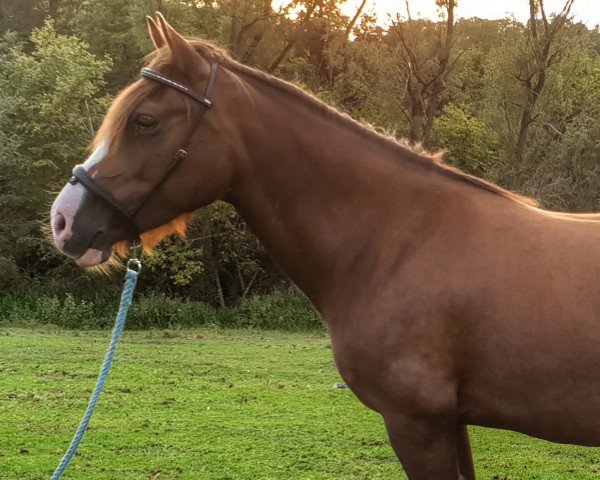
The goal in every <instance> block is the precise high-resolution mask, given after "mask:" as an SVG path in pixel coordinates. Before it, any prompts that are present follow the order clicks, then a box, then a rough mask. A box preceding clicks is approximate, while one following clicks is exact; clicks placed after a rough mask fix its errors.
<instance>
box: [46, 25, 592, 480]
mask: <svg viewBox="0 0 600 480" xmlns="http://www.w3.org/2000/svg"><path fill="white" fill-rule="evenodd" d="M148 27H149V31H150V35H151V38H152V40H153V42H154V45H155V47H156V51H155V52H154V53H153V54H151V55H150V56H149V64H148V67H149V70H146V71H145V72H142V74H143V77H142V78H141V79H139V80H137V81H136V82H135V83H133V84H132V85H130V86H129V87H128V88H126V89H125V90H124V91H123V92H122V93H121V94H120V95H119V96H118V97H117V98H116V100H115V101H114V103H113V105H112V106H111V108H110V110H109V111H108V113H107V115H106V118H105V119H104V122H103V124H102V127H101V128H100V129H99V131H98V134H97V137H96V139H95V140H94V144H93V147H94V151H93V153H92V155H91V156H90V157H89V159H88V160H87V161H86V162H85V163H84V164H83V167H82V168H80V169H79V174H78V175H75V177H74V178H73V179H72V181H71V182H70V183H69V184H67V185H66V186H65V188H64V189H63V191H62V192H61V193H60V195H59V196H58V197H57V199H56V201H55V202H54V205H53V207H52V212H51V222H52V227H53V233H54V240H55V243H56V245H57V247H58V248H59V249H60V250H62V251H63V252H64V253H65V254H67V255H68V256H69V257H71V258H74V259H75V261H76V262H77V263H78V264H79V265H81V266H93V265H96V264H100V263H102V262H104V261H105V260H107V259H108V258H109V256H110V255H111V252H112V251H114V249H115V245H119V244H121V243H122V242H124V241H125V242H126V241H130V240H132V239H134V238H135V237H136V235H137V234H138V233H141V234H142V240H143V241H144V243H145V246H146V247H148V248H150V247H151V246H152V245H153V244H154V243H156V241H158V240H159V239H160V238H162V237H163V236H165V235H166V234H168V233H171V232H172V231H174V230H181V229H183V228H185V224H186V222H187V219H188V217H189V213H190V212H193V211H195V210H197V209H198V208H200V207H202V206H204V205H207V204H209V203H211V202H214V201H215V200H217V199H222V200H224V201H226V202H229V203H231V204H232V205H233V206H234V207H235V208H236V209H237V210H238V211H239V213H240V214H241V215H242V217H243V218H244V219H245V221H246V222H247V223H248V225H249V226H250V228H251V229H252V230H253V231H254V232H255V234H256V235H257V236H258V238H259V239H260V240H261V241H262V242H263V244H264V245H265V247H266V248H267V250H268V251H269V253H270V254H271V255H272V257H273V258H274V259H275V261H276V262H277V263H278V264H279V265H280V266H281V268H282V269H283V270H284V271H285V272H286V273H287V275H289V277H290V278H291V279H292V280H293V281H294V282H295V283H296V284H297V285H298V286H299V287H300V288H301V289H302V290H303V291H304V292H305V293H306V295H307V296H308V298H309V299H310V300H311V301H312V303H313V304H314V305H315V306H316V307H317V309H318V310H319V312H320V313H321V315H322V316H323V318H324V319H325V321H326V322H327V325H328V327H329V331H330V332H331V339H332V343H333V352H334V357H335V361H336V364H337V367H338V369H339V371H340V373H341V375H342V377H343V378H344V380H345V381H346V382H347V383H348V385H349V386H350V388H351V389H352V391H353V392H354V393H355V394H356V396H357V397H358V398H359V399H360V400H361V401H362V402H363V403H364V404H365V405H367V406H368V407H370V408H372V409H373V410H375V411H377V412H379V413H380V414H381V415H382V416H383V419H384V421H385V425H386V427H387V431H388V433H389V438H390V440H391V443H392V445H393V448H394V450H395V451H396V454H397V455H398V458H399V459H400V462H401V463H402V466H403V468H404V469H405V471H406V473H407V475H408V477H409V478H410V479H411V480H444V479H447V480H457V479H459V478H461V477H462V478H465V479H473V478H475V474H474V469H473V462H472V458H471V452H470V446H469V439H468V435H467V429H466V425H482V426H486V427H493V428H502V429H509V430H514V431H517V432H523V433H525V434H528V435H532V436H535V437H539V438H543V439H547V440H550V441H553V442H561V443H572V444H578V445H587V446H600V282H599V276H600V221H599V219H600V217H597V216H595V215H572V214H559V213H552V212H548V211H544V210H542V209H539V208H537V207H536V206H535V205H534V204H533V202H531V201H527V199H525V198H523V197H519V196H518V195H516V194H513V193H510V192H508V191H506V190H503V189H501V188H500V187H497V186H495V185H493V184H491V183H488V182H485V181H483V180H480V179H478V178H475V177H472V176H469V175H467V174H464V173H462V172H460V171H458V170H455V169H452V168H450V167H447V166H444V165H442V164H441V162H440V161H439V159H436V158H435V157H432V156H428V155H426V154H425V153H424V152H419V151H416V150H415V149H411V148H408V147H407V146H405V145H403V144H401V143H398V142H396V141H395V140H393V139H391V138H387V137H385V136H382V135H380V134H378V133H376V132H375V131H373V130H372V129H370V128H368V127H365V126H364V125H361V124H360V123H358V122H355V121H353V120H351V119H350V118H349V117H347V116H345V115H342V114H340V113H338V112H337V111H335V110H334V109H332V108H330V107H328V106H326V105H324V104H323V103H321V102H320V101H318V100H317V99H316V98H314V97H312V96H310V95H308V94H306V93H304V92H302V91H301V90H300V89H297V88H296V87H294V86H292V85H291V84H289V83H286V82H283V81H281V80H278V79H276V78H273V77H271V76H269V75H266V74H264V73H261V72H258V71H256V70H254V69H251V68H248V67H245V66H243V65H240V64H239V63H237V62H235V61H234V60H232V59H231V58H230V57H229V56H228V55H227V54H226V53H225V52H223V51H222V50H220V49H218V48H217V47H215V46H213V45H212V44H210V43H207V42H204V41H200V40H192V39H190V40H188V39H184V38H183V37H182V36H180V35H179V34H178V33H177V32H176V31H175V30H174V29H173V28H172V27H171V26H170V25H169V24H168V23H167V22H166V21H165V20H164V18H162V17H161V16H160V15H158V16H157V19H156V21H154V20H152V19H149V20H148ZM203 92H206V93H204V96H203ZM209 92H210V93H209ZM213 104H214V105H213ZM210 106H212V107H213V108H209V107H210ZM183 150H185V151H183ZM176 152H178V153H176ZM184 157H185V158H184ZM179 160H181V161H179ZM90 185H92V187H90ZM94 186H95V187H97V189H98V191H99V192H100V193H98V191H94V188H93V187H94ZM113 204H115V205H116V206H115V205H113Z"/></svg>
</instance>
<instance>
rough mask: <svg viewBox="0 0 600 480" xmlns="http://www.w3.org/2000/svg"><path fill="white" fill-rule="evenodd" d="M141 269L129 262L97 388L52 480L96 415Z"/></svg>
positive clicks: (76, 447) (61, 468)
mask: <svg viewBox="0 0 600 480" xmlns="http://www.w3.org/2000/svg"><path fill="white" fill-rule="evenodd" d="M141 268H142V265H141V263H140V261H139V260H137V259H136V258H133V259H131V260H129V262H127V274H126V275H125V286H124V287H123V293H122V294H121V303H120V305H119V313H118V314H117V319H116V321H115V326H114V327H113V331H112V337H111V339H110V345H109V346H108V350H107V352H106V356H105V357H104V363H103V364H102V368H101V370H100V374H99V375H98V380H97V381H96V387H95V388H94V391H93V392H92V396H91V397H90V402H89V403H88V406H87V409H86V411H85V414H84V415H83V418H82V419H81V423H80V424H79V427H77V431H76V432H75V436H74V437H73V440H71V445H69V449H68V450H67V453H65V455H64V457H63V458H62V460H61V461H60V463H59V464H58V467H56V470H55V471H54V473H53V474H52V477H51V480H58V479H59V478H60V477H61V475H62V474H63V472H64V471H65V470H66V469H67V467H68V466H69V464H70V463H71V460H73V457H74V456H75V455H76V454H77V449H78V448H79V445H80V444H81V441H82V440H83V436H84V435H85V431H86V429H87V427H88V424H89V423H90V419H91V418H92V415H93V414H94V410H95V409H96V405H97V404H98V400H99V399H100V394H101V393H102V388H103V387H104V384H105V383H106V379H107V378H108V374H109V372H110V367H111V365H112V362H113V359H114V357H115V351H116V350H117V345H118V344H119V340H120V339H121V334H122V333H123V327H124V326H125V319H126V318H127V312H128V311H129V307H130V306H131V302H132V300H133V292H134V291H135V285H136V284H137V279H138V275H139V273H140V271H141Z"/></svg>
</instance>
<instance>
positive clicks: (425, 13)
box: [342, 0, 600, 27]
mask: <svg viewBox="0 0 600 480" xmlns="http://www.w3.org/2000/svg"><path fill="white" fill-rule="evenodd" d="M565 2H566V0H545V1H544V5H545V7H546V14H548V15H550V14H551V13H558V12H560V10H562V7H563V6H564V5H565ZM360 3H361V2H360V0H346V2H345V5H343V6H342V10H343V11H344V13H346V14H347V15H349V16H353V15H354V12H356V6H357V5H360ZM409 3H410V10H411V15H412V17H413V18H418V17H426V18H431V19H434V20H437V19H439V12H438V9H437V8H436V6H435V0H409ZM405 4H406V2H405V0H368V2H367V11H369V10H372V11H374V12H375V13H376V14H377V17H378V18H379V22H380V23H381V24H383V25H386V24H387V18H388V15H390V14H391V15H392V17H395V16H396V13H398V12H400V13H401V14H402V15H403V16H405V15H406V7H405ZM457 5H458V6H457V8H456V10H455V15H456V17H457V18H461V17H465V18H470V17H479V18H487V19H498V18H506V17H508V16H514V17H515V18H516V19H517V20H519V21H521V22H523V23H525V22H526V21H527V19H528V17H529V1H528V0H457ZM572 13H573V15H574V16H575V20H576V21H582V22H584V23H585V24H586V25H587V26H588V27H595V26H596V25H598V24H600V1H598V0H575V4H574V6H573V9H572Z"/></svg>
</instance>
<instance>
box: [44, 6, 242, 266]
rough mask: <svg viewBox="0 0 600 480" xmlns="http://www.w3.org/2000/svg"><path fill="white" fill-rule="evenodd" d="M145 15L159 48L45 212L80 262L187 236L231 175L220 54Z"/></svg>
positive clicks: (231, 134) (58, 240)
mask: <svg viewBox="0 0 600 480" xmlns="http://www.w3.org/2000/svg"><path fill="white" fill-rule="evenodd" d="M147 21H148V31H149V33H150V37H151V39H152V42H153V43H154V46H155V50H154V52H153V53H151V54H150V55H149V56H148V61H147V68H144V69H142V72H141V74H142V75H141V78H140V79H139V80H137V81H135V82H134V83H132V84H131V85H129V86H128V87H126V88H125V89H124V90H123V91H122V92H121V93H120V94H119V95H118V96H117V97H116V99H115V100H114V101H113V103H112V105H111V107H110V108H109V110H108V112H107V114H106V116H105V118H104V120H103V122H102V125H101V127H100V128H99V130H98V133H97V135H96V137H95V139H94V140H93V142H92V145H91V151H92V153H91V155H90V156H89V157H88V158H87V160H86V161H85V162H84V163H83V164H82V165H80V166H78V167H76V168H75V170H74V174H73V177H72V178H71V180H70V181H69V183H67V184H66V186H65V187H64V188H63V189H62V191H61V192H60V194H59V195H58V196H57V198H56V200H55V201H54V204H53V206H52V209H51V214H50V216H51V226H52V233H53V238H54V243H55V244H56V246H57V248H58V249H59V250H61V251H62V252H63V253H65V254H66V255H67V256H69V257H71V258H73V259H75V261H76V263H77V264H78V265H80V266H83V267H91V266H95V265H98V264H100V263H103V262H104V261H106V260H107V259H108V258H109V257H110V256H111V254H112V252H113V251H117V252H119V251H120V252H122V251H123V250H124V248H125V247H126V245H127V243H128V242H131V241H133V240H135V239H137V238H138V237H141V240H142V243H143V245H144V248H146V249H150V248H152V247H153V246H154V245H156V244H157V243H158V242H159V241H160V240H161V239H162V238H164V237H165V236H166V235H169V234H172V233H179V234H183V233H184V232H185V228H186V226H187V223H188V220H189V218H190V212H193V211H194V210H197V209H198V208H200V207H201V206H204V205H207V204H209V203H212V202H213V201H215V200H218V199H221V198H223V197H224V196H225V195H226V193H227V191H228V190H229V189H230V188H231V186H232V184H233V181H234V168H233V167H234V159H235V156H236V147H235V145H236V142H234V141H232V139H233V138H235V135H236V134H235V131H233V129H232V125H231V122H230V121H228V118H227V115H226V112H227V111H230V112H231V111H232V110H231V109H233V108H235V105H234V104H233V103H232V102H234V101H235V100H234V97H235V96H231V95H229V94H228V95H223V93H224V90H225V86H226V85H227V84H230V85H231V78H230V77H229V76H228V74H227V72H226V71H225V70H221V69H218V63H219V61H220V60H222V59H224V58H226V54H225V53H224V52H223V51H222V50H220V49H218V48H217V47H214V46H212V45H210V44H207V43H204V42H201V41H198V40H190V41H188V40H186V39H185V38H183V37H182V36H181V35H180V34H179V33H177V32H176V31H175V30H174V29H173V27H172V26H171V25H169V24H168V23H167V22H166V20H165V19H164V18H163V17H162V16H161V15H160V14H157V19H156V21H155V20H153V19H152V18H150V17H148V19H147ZM217 71H218V73H217ZM199 92H203V93H204V94H202V93H199ZM227 102H228V103H229V104H228V105H227ZM213 105H214V106H215V108H211V107H213Z"/></svg>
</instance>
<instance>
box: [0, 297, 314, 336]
mask: <svg viewBox="0 0 600 480" xmlns="http://www.w3.org/2000/svg"><path fill="white" fill-rule="evenodd" d="M117 306H118V303H117V298H106V297H96V298H94V299H92V300H89V299H88V300H84V299H78V298H75V297H74V296H73V295H72V294H69V293H67V294H64V295H54V294H47V293H44V292H37V291H35V290H29V291H26V292H24V293H23V292H22V293H5V294H4V295H2V296H0V324H8V325H13V326H33V325H56V326H58V327H62V328H68V329H103V328H110V327H112V325H113V323H114V319H115V315H116V313H117ZM204 325H211V326H217V327H235V328H257V329H273V330H288V331H301V330H315V329H322V328H323V324H322V322H321V319H320V317H319V315H318V314H317V312H316V311H315V309H314V308H313V307H312V305H311V304H310V303H309V302H308V300H307V299H306V298H305V297H303V296H301V295H299V294H298V293H295V292H275V293H272V294H271V295H264V296H260V297H252V298H249V299H246V300H244V301H243V302H242V303H241V304H240V305H239V306H238V307H226V308H215V307H212V306H210V305H209V304H207V303H204V302H195V301H194V302H190V301H186V300H185V299H179V298H169V297H167V296H166V295H164V294H148V295H145V296H137V297H136V298H135V300H134V302H133V305H132V307H131V310H130V311H129V316H128V318H127V323H126V328H127V329H130V330H139V329H151V328H158V329H165V328H188V327H198V326H204Z"/></svg>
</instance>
